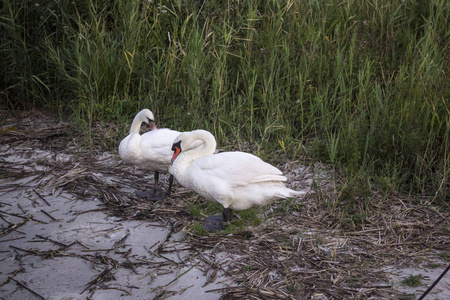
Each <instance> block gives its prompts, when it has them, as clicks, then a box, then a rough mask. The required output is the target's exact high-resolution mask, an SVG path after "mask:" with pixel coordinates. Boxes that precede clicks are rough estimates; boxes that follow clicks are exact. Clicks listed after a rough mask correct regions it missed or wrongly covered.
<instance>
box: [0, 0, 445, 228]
mask: <svg viewBox="0 0 450 300" xmlns="http://www.w3.org/2000/svg"><path fill="white" fill-rule="evenodd" d="M0 10H1V15H2V17H1V19H0V28H1V33H0V53H1V57H2V59H1V61H0V68H1V74H2V76H3V80H1V83H0V84H1V89H0V93H1V96H0V97H1V98H3V99H5V101H3V99H2V103H4V104H2V107H3V108H2V109H8V110H15V109H22V108H25V109H27V108H34V107H45V108H47V109H50V110H52V111H54V112H56V113H58V114H59V115H60V117H61V118H66V117H72V118H73V119H75V120H76V121H77V122H79V124H80V128H81V129H82V131H83V132H85V133H86V137H87V141H88V142H89V143H90V145H91V146H92V144H93V143H94V142H93V139H92V138H91V135H90V134H91V127H92V124H93V122H94V121H98V120H100V121H116V122H120V124H122V129H121V130H122V132H123V135H125V133H126V124H127V123H128V124H129V123H130V122H131V120H132V118H133V116H134V115H135V114H136V112H137V111H138V110H140V109H142V108H144V107H148V108H150V109H151V110H153V111H154V112H155V115H156V116H157V117H158V118H159V122H160V123H161V125H162V126H166V127H171V128H174V129H178V130H192V129H196V128H204V129H207V130H209V131H211V132H212V133H213V134H214V135H215V136H216V138H217V139H218V142H219V145H220V146H221V147H230V148H231V147H233V148H245V149H246V150H248V151H251V152H253V153H254V154H257V155H259V156H261V157H262V158H263V159H266V160H269V161H274V160H276V159H277V157H279V155H276V156H274V155H273V154H274V153H285V154H286V155H287V159H296V158H297V157H298V156H299V155H304V154H305V152H306V154H307V155H309V156H311V157H312V158H314V159H317V160H321V161H324V162H327V163H330V164H332V165H333V167H336V168H339V169H340V170H342V171H343V172H342V174H343V175H344V176H345V177H346V178H348V181H349V184H348V185H347V187H345V188H344V189H343V190H342V193H343V196H344V197H343V198H342V201H346V200H345V199H347V198H348V197H349V196H352V195H354V194H355V193H356V192H355V191H354V190H353V187H354V186H360V184H364V185H365V188H364V190H368V189H369V190H370V185H371V184H372V183H375V184H376V185H377V186H378V187H380V188H382V189H383V190H385V191H386V192H391V191H402V192H415V193H424V194H428V195H431V196H433V201H435V202H437V201H439V200H441V201H440V202H439V203H441V204H444V205H446V206H447V208H448V201H447V202H446V201H444V200H445V199H447V198H448V197H449V190H450V189H449V185H450V183H449V180H448V178H449V177H450V176H449V175H450V171H449V170H450V141H449V136H450V105H449V99H450V93H449V89H450V87H449V84H448V78H447V74H448V73H449V71H450V70H449V64H448V61H450V59H449V58H450V57H449V53H450V52H449V51H448V40H449V28H450V26H449V16H450V11H449V10H450V6H449V5H448V3H447V2H446V1H441V0H433V1H421V0H418V1H409V0H406V1H394V0H378V1H368V0H358V1H336V0H330V1H322V2H321V1H316V0H307V1H292V0H269V1H253V0H249V1H239V0H229V1H192V0H186V1H181V0H175V1H158V0H154V1H149V0H134V1H133V0H130V1H123V0H117V1H106V0H84V1H73V2H72V1H58V0H36V1H11V0H2V6H1V8H0ZM248 147H249V148H250V149H248ZM354 178H356V181H354V180H353V179H354ZM361 178H363V180H361ZM346 189H348V190H346ZM358 193H363V195H362V196H364V194H365V193H364V192H358ZM287 209H290V208H287ZM354 221H355V220H349V222H354ZM356 221H357V220H356Z"/></svg>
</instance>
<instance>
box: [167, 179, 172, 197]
mask: <svg viewBox="0 0 450 300" xmlns="http://www.w3.org/2000/svg"><path fill="white" fill-rule="evenodd" d="M172 184H173V175H172V174H170V176H169V189H168V190H167V196H170V193H171V192H172Z"/></svg>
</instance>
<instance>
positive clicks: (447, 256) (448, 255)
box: [439, 251, 450, 262]
mask: <svg viewBox="0 0 450 300" xmlns="http://www.w3.org/2000/svg"><path fill="white" fill-rule="evenodd" d="M439 256H440V257H441V258H442V259H443V260H444V261H446V262H450V252H449V251H444V252H441V253H439Z"/></svg>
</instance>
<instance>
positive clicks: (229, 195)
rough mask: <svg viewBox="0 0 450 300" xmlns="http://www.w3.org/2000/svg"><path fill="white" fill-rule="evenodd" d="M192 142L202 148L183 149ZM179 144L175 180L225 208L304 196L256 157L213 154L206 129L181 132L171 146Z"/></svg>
mask: <svg viewBox="0 0 450 300" xmlns="http://www.w3.org/2000/svg"><path fill="white" fill-rule="evenodd" d="M194 140H202V141H203V143H204V145H203V147H200V148H198V149H193V150H189V149H188V150H186V148H189V146H190V143H192V141H194ZM179 141H181V143H180V146H181V150H182V152H181V153H180V154H179V155H178V157H176V159H175V160H174V162H173V165H172V172H173V175H174V176H175V178H176V179H177V181H178V182H179V183H180V184H181V185H183V186H184V187H186V188H190V189H192V190H194V191H196V192H197V193H199V194H200V195H201V196H203V197H204V198H206V199H209V200H213V201H217V202H219V203H220V204H222V205H223V206H224V208H231V209H235V210H244V209H247V208H250V207H252V206H254V205H266V204H269V203H271V202H272V201H273V200H275V199H279V198H287V197H293V196H299V195H303V194H304V193H303V192H297V191H294V190H291V189H289V188H286V187H285V186H284V184H283V181H286V180H287V179H286V177H285V176H283V174H282V172H281V171H280V170H278V169H277V168H276V167H274V166H272V165H270V164H268V163H265V162H264V161H262V160H261V159H260V158H259V157H257V156H254V155H252V154H249V153H245V152H224V153H219V154H214V155H213V153H214V150H215V147H216V142H215V139H214V136H213V135H212V134H211V133H209V132H207V131H205V130H195V131H191V132H185V133H182V134H181V135H180V136H178V137H177V138H176V139H175V140H174V145H175V144H176V143H177V142H179Z"/></svg>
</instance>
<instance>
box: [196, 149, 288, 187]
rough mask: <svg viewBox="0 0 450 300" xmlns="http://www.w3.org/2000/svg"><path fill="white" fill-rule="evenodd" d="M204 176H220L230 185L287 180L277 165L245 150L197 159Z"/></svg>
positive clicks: (206, 177)
mask: <svg viewBox="0 0 450 300" xmlns="http://www.w3.org/2000/svg"><path fill="white" fill-rule="evenodd" d="M194 165H195V167H196V168H199V171H200V170H201V172H202V174H203V175H204V176H202V177H203V178H205V179H206V180H208V178H211V179H212V178H220V179H221V180H223V181H226V182H227V184H228V185H229V186H230V187H237V186H243V185H248V184H252V183H257V182H265V181H286V180H287V179H286V177H285V176H283V173H282V172H281V171H280V170H278V169H277V168H276V167H274V166H272V165H270V164H268V163H266V162H264V161H262V160H261V159H260V158H259V157H257V156H254V155H252V154H249V153H245V152H226V153H219V154H215V155H210V156H206V157H203V158H202V159H199V160H197V161H195V163H194Z"/></svg>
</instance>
